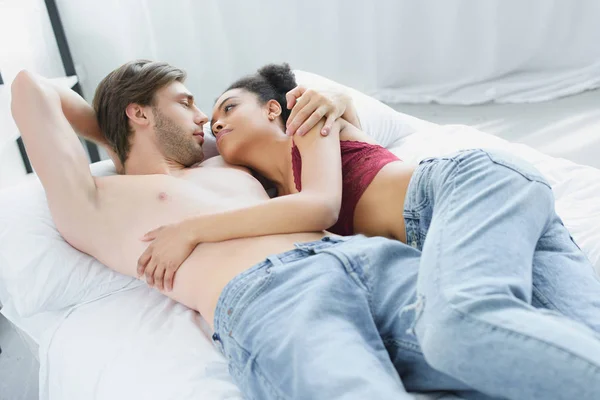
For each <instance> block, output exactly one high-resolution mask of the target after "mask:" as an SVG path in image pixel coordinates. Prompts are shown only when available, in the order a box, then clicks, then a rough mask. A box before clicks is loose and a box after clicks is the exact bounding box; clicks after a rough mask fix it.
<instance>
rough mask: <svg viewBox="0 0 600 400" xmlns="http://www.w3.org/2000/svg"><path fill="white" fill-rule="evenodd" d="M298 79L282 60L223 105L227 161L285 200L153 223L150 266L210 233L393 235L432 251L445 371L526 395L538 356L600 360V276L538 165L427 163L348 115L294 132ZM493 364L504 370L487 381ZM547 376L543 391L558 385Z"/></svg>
mask: <svg viewBox="0 0 600 400" xmlns="http://www.w3.org/2000/svg"><path fill="white" fill-rule="evenodd" d="M295 86H296V83H295V80H294V77H293V74H292V72H291V70H290V69H289V66H287V65H284V66H274V65H270V66H267V67H264V68H262V69H261V70H259V72H258V73H257V74H255V75H253V76H250V77H247V78H243V79H241V80H239V81H238V82H236V83H234V84H233V85H231V87H230V88H229V89H228V90H227V91H226V92H225V93H223V94H222V95H221V97H220V98H219V99H218V100H217V103H216V105H215V108H214V110H213V121H212V129H213V132H214V133H215V135H216V137H217V145H218V148H219V150H220V153H221V155H222V156H223V158H224V159H225V160H226V161H227V162H229V163H232V164H237V165H243V166H247V167H249V168H251V169H253V170H255V171H257V172H258V173H260V174H262V175H263V176H265V177H266V178H268V179H269V180H271V181H272V182H273V183H274V185H275V187H276V188H277V191H278V195H279V196H278V197H276V198H274V199H272V200H270V201H267V202H265V203H263V204H258V205H256V206H254V207H249V208H246V209H242V210H236V211H231V212H224V213H221V214H218V215H214V216H209V217H205V216H198V217H196V218H193V219H190V220H186V221H183V222H181V223H179V224H175V225H170V226H165V227H161V228H159V229H157V230H155V231H152V232H149V234H147V235H146V236H145V238H144V240H152V241H153V243H152V244H151V245H150V246H149V247H148V250H147V251H146V253H145V254H144V255H143V256H142V257H141V262H140V264H141V267H142V270H143V268H144V267H145V266H146V265H147V264H148V263H147V260H149V259H150V258H154V257H155V256H157V257H156V258H158V259H161V260H163V261H162V262H161V263H158V265H157V264H156V263H150V265H149V266H148V268H150V274H153V273H155V271H161V270H162V272H159V273H164V268H165V266H164V264H167V263H173V264H174V265H179V264H180V263H181V262H182V261H183V260H185V258H186V257H187V255H188V254H189V253H190V252H191V251H192V250H193V248H194V247H195V246H196V245H197V244H198V243H202V242H208V241H222V240H227V239H233V238H239V237H247V236H259V235H267V234H274V233H287V232H303V231H319V230H322V229H327V228H329V230H331V231H332V232H334V233H338V234H343V235H349V234H353V233H362V234H365V235H368V236H385V237H388V238H393V239H397V240H400V241H403V242H406V243H408V244H410V245H411V246H413V247H415V248H417V249H418V250H421V251H422V253H421V255H420V267H419V275H418V283H417V288H416V289H417V294H418V301H417V302H416V303H415V304H414V305H413V306H411V307H406V311H409V310H411V309H412V310H414V311H415V312H414V333H415V334H416V337H417V339H418V344H419V346H420V347H421V349H422V352H423V354H424V356H425V359H426V360H427V362H428V363H429V364H430V365H431V366H433V367H434V368H435V369H437V370H439V371H442V372H444V373H445V374H447V375H449V376H451V377H453V378H455V379H458V380H460V381H463V382H465V383H467V384H469V385H470V386H471V387H473V388H475V389H477V390H480V391H481V392H484V393H488V394H492V395H497V396H506V397H509V398H511V397H513V398H514V397H516V398H518V397H519V396H521V397H522V396H523V392H522V391H520V390H521V389H522V388H519V387H514V388H513V386H514V384H515V381H514V380H513V378H514V373H515V370H516V369H517V367H520V370H519V373H520V374H529V373H530V372H532V371H534V370H535V368H539V367H540V366H541V365H543V364H544V362H542V361H541V359H540V363H536V362H533V363H528V362H529V361H528V360H532V359H533V360H536V359H537V357H538V356H532V354H536V355H540V356H541V354H546V353H547V352H550V353H556V354H559V353H560V354H563V355H564V356H565V358H564V362H567V360H572V359H571V357H575V358H577V359H578V361H577V362H578V363H580V364H581V367H582V368H587V367H585V366H584V364H586V362H589V365H588V367H590V368H592V369H593V368H596V367H594V366H593V365H594V362H593V361H592V358H593V357H592V358H590V359H587V358H586V357H587V356H589V354H588V355H586V352H587V351H589V350H590V349H591V347H595V346H596V345H597V344H598V343H597V339H598V336H597V334H596V333H593V332H592V331H591V330H590V329H589V328H591V329H592V330H594V331H595V332H600V304H599V300H598V299H600V297H599V294H600V283H599V282H598V280H597V278H596V277H595V276H594V274H593V269H592V267H591V265H590V264H589V262H588V260H587V259H586V258H585V256H584V255H583V253H582V252H581V251H580V249H579V248H578V247H577V246H576V245H575V243H574V242H573V241H572V239H571V237H570V235H569V233H568V231H567V230H566V228H565V227H564V226H563V225H562V222H561V221H560V218H559V217H558V216H557V215H556V213H555V210H554V197H553V195H552V190H551V188H550V186H549V185H548V183H547V182H546V181H545V179H544V178H543V177H542V176H541V175H540V173H539V172H538V171H536V170H535V169H534V168H533V167H531V166H529V165H528V164H526V163H524V162H523V161H521V160H517V159H515V158H513V157H511V156H509V155H500V154H496V153H492V152H486V151H482V150H470V151H464V152H460V153H458V154H454V155H451V156H448V157H442V158H434V159H428V160H425V161H423V162H421V163H420V164H419V166H417V167H416V168H415V167H413V166H409V165H406V164H404V163H402V162H401V161H400V160H398V159H397V158H396V157H395V156H394V155H393V154H391V153H390V152H389V151H387V150H385V149H383V148H381V147H380V146H378V145H376V144H375V143H374V142H373V141H372V140H371V139H370V138H369V137H368V136H366V135H365V134H364V133H362V132H361V131H360V130H359V129H358V128H357V127H355V126H352V125H351V124H349V123H348V122H346V121H344V120H340V121H338V122H337V123H336V124H335V125H334V126H333V128H332V129H331V131H330V133H329V135H328V136H326V137H321V136H320V135H319V134H318V130H320V129H321V127H322V124H321V125H319V126H317V127H315V128H313V129H312V130H311V132H308V133H307V134H306V135H305V136H301V137H299V136H294V137H293V138H292V137H289V136H287V135H286V134H285V126H286V121H287V118H288V117H289V111H288V110H287V109H285V108H284V107H283V106H282V104H284V103H285V94H286V93H287V92H288V91H289V90H291V89H292V88H294V87H295ZM301 101H302V100H301ZM425 238H426V240H425ZM389 256H392V255H389ZM146 272H148V271H146ZM389 301H392V302H393V299H390V300H389ZM540 308H544V309H545V310H543V311H541V310H539V309H540ZM565 317H568V319H567V318H565ZM574 321H576V322H579V324H573V322H574ZM586 325H587V326H586ZM573 329H574V330H575V331H577V332H578V333H577V338H578V339H576V340H575V341H574V339H573V337H571V336H570V334H571V333H573V332H574V331H573ZM569 337H570V338H569ZM567 338H569V339H567ZM584 338H586V339H584ZM579 340H582V342H581V343H580V344H581V345H580V344H576V343H575V342H577V341H579ZM583 342H585V343H587V344H586V345H585V346H583V345H582V343H583ZM396 344H397V343H396ZM498 346H502V347H503V348H500V347H498ZM582 346H583V347H582ZM400 347H401V346H400ZM586 349H587V350H586ZM391 351H392V352H393V351H394V350H391ZM453 351H456V353H455V356H456V357H451V356H449V354H451V353H452V352H453ZM595 351H596V350H592V351H591V352H590V354H591V353H595ZM466 355H470V356H469V357H470V358H471V359H470V362H471V367H470V368H469V367H468V366H465V364H464V363H465V361H466V360H465V358H466ZM556 360H557V359H554V360H553V362H555V363H556V362H558V361H556ZM586 360H587V361H586ZM561 362H562V361H561ZM536 365H537V367H536ZM483 369H485V370H486V371H487V372H489V373H490V374H492V375H493V376H494V377H495V378H494V379H491V378H490V379H481V372H482V370H483ZM534 375H535V374H532V376H531V380H530V381H528V382H529V384H530V385H531V386H532V388H533V389H532V390H533V391H532V393H536V391H535V390H536V388H537V387H538V386H539V387H542V386H543V385H547V381H548V379H547V377H544V378H541V379H540V376H534ZM499 382H500V383H501V385H500V386H498V383H499ZM499 387H501V388H502V390H499ZM511 388H512V389H511ZM513 389H514V390H515V391H514V392H512V393H511V390H513ZM595 394H597V393H595Z"/></svg>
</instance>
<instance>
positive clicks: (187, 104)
mask: <svg viewBox="0 0 600 400" xmlns="http://www.w3.org/2000/svg"><path fill="white" fill-rule="evenodd" d="M181 104H183V106H184V107H185V108H188V107H189V106H190V103H186V102H183V103H181Z"/></svg>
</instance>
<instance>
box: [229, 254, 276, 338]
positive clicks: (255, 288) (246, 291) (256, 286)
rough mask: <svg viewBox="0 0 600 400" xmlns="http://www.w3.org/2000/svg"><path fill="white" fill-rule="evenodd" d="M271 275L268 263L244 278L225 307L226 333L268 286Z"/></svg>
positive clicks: (253, 304) (235, 324) (271, 278)
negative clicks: (240, 286) (226, 307)
mask: <svg viewBox="0 0 600 400" xmlns="http://www.w3.org/2000/svg"><path fill="white" fill-rule="evenodd" d="M273 275H274V273H273V271H272V265H268V266H267V267H265V268H263V269H261V270H260V271H257V272H256V273H254V274H252V275H250V276H248V277H247V278H246V279H247V281H246V282H244V285H243V287H242V288H240V289H239V290H238V291H237V292H236V293H235V294H234V298H233V299H232V300H231V301H230V307H229V308H228V309H227V317H228V318H227V319H228V321H227V322H226V324H225V326H226V327H227V329H229V332H227V333H228V334H231V332H233V331H235V330H236V327H237V324H238V322H239V320H240V319H241V318H242V317H243V316H244V314H245V313H246V312H247V311H248V309H249V308H251V307H252V306H255V305H256V304H255V303H257V301H259V300H257V298H258V297H259V296H261V295H262V294H263V293H264V292H265V291H266V290H267V289H268V288H269V286H270V283H271V282H272V280H273Z"/></svg>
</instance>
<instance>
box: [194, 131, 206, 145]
mask: <svg viewBox="0 0 600 400" xmlns="http://www.w3.org/2000/svg"><path fill="white" fill-rule="evenodd" d="M194 137H197V138H200V145H203V144H204V132H196V133H194Z"/></svg>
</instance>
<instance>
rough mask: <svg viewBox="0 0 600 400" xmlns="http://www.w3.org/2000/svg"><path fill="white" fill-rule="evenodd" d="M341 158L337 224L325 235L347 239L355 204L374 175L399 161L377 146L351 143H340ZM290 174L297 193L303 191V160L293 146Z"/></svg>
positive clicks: (351, 233)
mask: <svg viewBox="0 0 600 400" xmlns="http://www.w3.org/2000/svg"><path fill="white" fill-rule="evenodd" d="M340 148H341V156H342V207H341V209H340V215H339V217H338V221H337V222H336V223H335V225H333V226H332V227H330V228H329V229H327V230H328V231H330V232H332V233H335V234H338V235H343V236H348V235H353V234H354V210H355V208H356V204H357V203H358V200H359V199H360V197H361V196H362V194H363V193H364V192H365V190H367V187H368V186H369V184H371V182H372V181H373V179H374V178H375V176H376V175H377V173H378V172H379V171H380V170H381V168H383V167H384V166H385V165H387V164H389V163H391V162H392V161H398V160H400V159H399V158H398V157H396V156H395V155H394V154H393V153H392V152H390V151H389V150H388V149H386V148H384V147H381V146H379V145H374V144H369V143H365V142H357V141H350V140H341V141H340ZM292 170H293V173H294V183H295V185H296V190H298V191H299V192H300V191H302V179H301V177H302V157H301V156H300V151H299V150H298V147H296V145H295V144H294V145H293V146H292Z"/></svg>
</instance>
